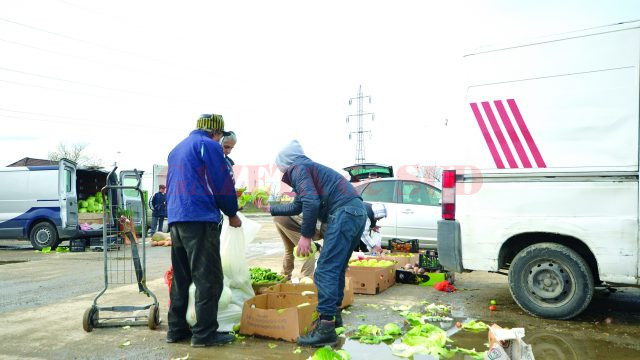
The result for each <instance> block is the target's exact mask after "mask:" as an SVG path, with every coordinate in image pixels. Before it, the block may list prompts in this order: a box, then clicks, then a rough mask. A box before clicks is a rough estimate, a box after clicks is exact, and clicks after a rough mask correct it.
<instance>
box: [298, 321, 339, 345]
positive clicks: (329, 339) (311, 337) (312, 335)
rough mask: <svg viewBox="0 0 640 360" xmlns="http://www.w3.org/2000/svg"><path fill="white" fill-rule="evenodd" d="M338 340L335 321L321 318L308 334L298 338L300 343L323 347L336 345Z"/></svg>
mask: <svg viewBox="0 0 640 360" xmlns="http://www.w3.org/2000/svg"><path fill="white" fill-rule="evenodd" d="M337 342H338V335H336V325H335V322H333V321H329V320H320V321H318V322H317V323H316V326H315V327H314V328H313V330H311V332H309V333H308V334H307V335H303V336H300V337H299V338H298V345H303V346H313V347H321V346H325V345H335V344H336V343H337Z"/></svg>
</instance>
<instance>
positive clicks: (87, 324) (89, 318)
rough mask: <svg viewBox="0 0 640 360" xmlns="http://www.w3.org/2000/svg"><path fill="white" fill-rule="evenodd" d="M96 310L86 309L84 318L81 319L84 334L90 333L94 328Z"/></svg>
mask: <svg viewBox="0 0 640 360" xmlns="http://www.w3.org/2000/svg"><path fill="white" fill-rule="evenodd" d="M97 315H98V310H97V309H94V308H93V306H92V307H90V308H88V309H87V310H86V311H85V312H84V316H83V317H82V328H83V329H84V331H86V332H91V331H92V330H93V326H94V319H97V318H98V316H97Z"/></svg>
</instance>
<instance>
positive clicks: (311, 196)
mask: <svg viewBox="0 0 640 360" xmlns="http://www.w3.org/2000/svg"><path fill="white" fill-rule="evenodd" d="M282 182H284V183H285V184H287V185H289V186H291V188H292V189H293V191H294V192H295V193H296V197H295V199H294V200H293V202H291V203H290V204H287V205H278V206H273V207H271V215H273V216H291V215H297V214H300V213H301V212H302V215H303V218H302V225H301V229H300V233H301V234H302V235H303V236H305V237H308V238H313V236H314V234H315V231H316V221H317V220H318V219H319V220H320V221H322V222H327V220H328V217H329V215H330V214H331V213H333V212H334V211H335V210H336V209H337V208H339V207H340V206H341V205H343V204H346V203H347V202H349V201H350V200H351V199H353V198H360V196H359V195H358V193H357V192H356V190H355V189H354V188H353V185H351V183H349V181H347V179H345V178H344V176H341V175H340V174H338V172H336V171H335V170H333V169H331V168H328V167H326V166H324V165H322V164H318V163H316V162H313V161H311V159H309V158H308V157H306V156H297V157H296V158H295V160H293V163H292V164H291V165H290V166H288V168H287V169H286V171H285V172H284V175H283V176H282Z"/></svg>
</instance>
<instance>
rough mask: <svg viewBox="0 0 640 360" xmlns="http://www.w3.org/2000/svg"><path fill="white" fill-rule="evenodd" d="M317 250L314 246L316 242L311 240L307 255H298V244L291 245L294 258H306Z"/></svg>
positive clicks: (313, 254)
mask: <svg viewBox="0 0 640 360" xmlns="http://www.w3.org/2000/svg"><path fill="white" fill-rule="evenodd" d="M317 251H318V248H317V247H316V243H314V242H311V251H309V253H308V254H307V256H302V255H298V245H296V246H294V247H293V257H294V258H296V260H307V259H309V258H310V257H313V256H315V254H316V252H317Z"/></svg>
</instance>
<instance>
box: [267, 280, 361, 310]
mask: <svg viewBox="0 0 640 360" xmlns="http://www.w3.org/2000/svg"><path fill="white" fill-rule="evenodd" d="M261 291H262V292H261V293H262V294H267V293H293V294H301V293H302V292H303V291H313V295H306V296H307V297H309V299H311V301H313V302H318V288H317V287H316V285H315V284H292V283H283V284H278V285H274V286H271V287H268V288H265V289H261ZM351 303H353V285H352V280H351V278H350V277H347V278H346V279H345V281H344V298H342V305H340V308H346V307H347V306H349V305H351Z"/></svg>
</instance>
